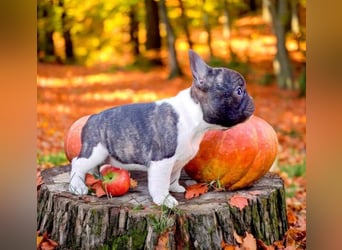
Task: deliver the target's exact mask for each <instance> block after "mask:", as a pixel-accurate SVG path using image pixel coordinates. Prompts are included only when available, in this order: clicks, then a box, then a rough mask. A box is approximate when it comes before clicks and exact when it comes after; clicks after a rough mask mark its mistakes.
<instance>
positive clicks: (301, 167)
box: [280, 160, 306, 198]
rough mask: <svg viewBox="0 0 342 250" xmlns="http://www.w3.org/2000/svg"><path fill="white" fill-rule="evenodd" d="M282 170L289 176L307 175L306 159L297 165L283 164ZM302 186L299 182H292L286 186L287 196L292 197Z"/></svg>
mask: <svg viewBox="0 0 342 250" xmlns="http://www.w3.org/2000/svg"><path fill="white" fill-rule="evenodd" d="M280 170H281V171H282V172H284V173H287V176H288V177H289V178H294V177H300V176H305V174H306V161H305V160H304V161H303V162H302V163H299V164H296V165H286V166H281V167H280ZM299 189H300V187H299V186H298V184H296V183H295V182H294V183H291V184H290V185H289V186H288V187H286V197H288V198H292V197H294V196H295V195H296V193H297V192H298V191H299Z"/></svg>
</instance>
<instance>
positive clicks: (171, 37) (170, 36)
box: [159, 0, 183, 79]
mask: <svg viewBox="0 0 342 250" xmlns="http://www.w3.org/2000/svg"><path fill="white" fill-rule="evenodd" d="M159 11H160V15H161V17H162V20H163V22H164V24H165V28H166V37H167V47H168V51H169V67H170V73H169V79H170V78H174V77H176V76H181V75H183V72H182V70H181V69H180V67H179V63H178V60H177V52H176V47H175V43H176V38H175V33H174V31H173V28H172V26H171V23H170V20H169V17H168V15H167V9H166V5H165V0H160V1H159Z"/></svg>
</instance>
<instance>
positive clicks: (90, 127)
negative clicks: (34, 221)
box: [69, 50, 254, 208]
mask: <svg viewBox="0 0 342 250" xmlns="http://www.w3.org/2000/svg"><path fill="white" fill-rule="evenodd" d="M189 58H190V67H191V71H192V76H193V82H192V85H191V87H190V88H188V89H185V90H182V91H180V92H179V93H178V94H177V95H176V96H175V97H171V98H168V99H162V100H159V101H156V102H150V103H139V104H129V105H123V106H119V107H114V108H110V109H107V110H104V111H102V112H100V113H98V114H94V115H92V116H90V118H89V119H88V121H87V122H86V124H85V125H84V127H83V129H82V133H81V141H82V147H81V151H80V153H79V155H78V157H75V158H74V159H73V160H72V170H71V174H70V186H69V190H70V191H71V192H73V193H75V194H87V193H88V188H87V186H86V185H85V174H86V173H87V172H89V171H91V170H92V169H94V168H95V167H97V166H98V165H100V164H102V163H104V162H106V161H109V163H111V164H112V165H114V166H118V167H122V168H128V169H132V168H136V167H139V168H145V169H146V170H147V172H148V189H149V193H150V195H151V197H152V200H153V202H154V203H156V204H158V205H161V204H164V205H166V206H168V207H170V208H172V207H175V206H177V204H178V202H177V200H176V199H175V198H174V197H173V196H172V195H171V194H170V193H169V191H171V192H184V191H185V188H184V187H183V186H181V185H180V184H179V182H178V180H179V177H180V174H181V170H182V168H183V167H184V165H185V164H186V163H187V162H188V161H190V160H191V159H192V158H193V157H194V156H195V155H196V153H197V151H198V149H199V144H200V142H201V140H202V138H203V136H204V134H205V132H206V131H208V130H211V129H228V128H230V127H232V126H234V125H236V124H238V123H241V122H243V121H245V120H246V119H248V118H249V117H250V116H251V115H252V113H253V112H254V104H253V101H252V98H251V97H250V96H249V95H248V94H247V90H246V83H245V80H244V78H243V77H242V76H241V75H240V74H239V73H238V72H236V71H234V70H230V69H227V68H216V67H210V66H208V65H207V64H206V63H205V62H204V61H203V60H202V59H201V58H200V57H199V56H198V55H197V54H196V53H195V52H194V51H192V50H190V51H189Z"/></svg>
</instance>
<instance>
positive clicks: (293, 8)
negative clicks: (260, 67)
mask: <svg viewBox="0 0 342 250" xmlns="http://www.w3.org/2000/svg"><path fill="white" fill-rule="evenodd" d="M305 11H306V0H284V1H276V0H220V1H214V0H196V1H190V0H184V1H182V0H168V1H165V0H158V1H156V0H144V1H138V0H117V1H108V0H100V1H99V0H97V1H95V0H89V1H81V0H38V1H37V18H38V20H37V58H38V61H39V62H48V63H60V64H82V65H98V64H111V65H113V66H115V67H113V68H115V69H118V68H125V67H126V66H127V65H135V66H136V67H137V68H139V67H144V66H146V65H148V66H149V67H152V66H161V65H166V66H167V67H168V68H169V77H170V78H171V77H176V76H179V75H181V74H182V70H181V68H182V67H181V66H182V63H183V56H182V55H183V54H184V53H185V52H186V51H187V50H188V48H193V49H195V50H196V51H198V52H200V54H201V55H202V56H205V57H206V58H207V60H208V61H209V63H212V65H215V64H217V65H222V66H228V67H235V66H236V67H238V66H239V67H241V65H242V63H245V64H249V63H251V61H252V57H251V55H250V54H249V52H250V51H251V49H254V48H253V46H255V43H253V41H255V39H256V38H258V36H259V34H260V32H261V30H265V27H266V26H265V25H267V24H268V25H269V26H270V27H272V33H273V35H274V37H275V39H276V46H275V47H276V53H274V55H272V56H273V61H274V63H273V66H274V67H273V73H272V75H273V76H274V77H275V79H276V82H277V84H278V86H279V87H281V88H285V89H292V88H304V89H305V84H304V86H303V84H302V83H298V79H305V77H301V78H300V77H298V76H297V78H296V77H295V74H294V70H295V67H297V68H298V65H297V66H295V65H294V64H293V61H294V60H293V58H291V56H290V55H289V48H290V49H292V47H293V46H294V45H293V43H292V45H291V46H292V47H291V46H290V45H288V42H289V39H291V41H296V43H297V45H296V49H295V50H297V51H298V54H301V57H302V58H304V59H301V62H300V64H301V65H300V70H299V71H301V72H303V74H305V51H306V45H305V44H306V22H305ZM303 13H304V14H303ZM247 16H249V17H251V18H252V19H250V20H256V19H253V17H259V19H258V20H263V22H264V24H259V23H254V26H253V27H254V30H253V31H252V32H250V33H248V35H246V34H244V35H245V37H247V41H246V40H241V41H239V42H237V41H236V40H234V36H236V35H241V33H242V32H243V31H242V29H240V28H239V27H242V26H244V27H246V26H247V24H241V23H240V25H241V26H239V27H237V26H236V24H237V22H238V20H241V19H242V18H244V17H247ZM234 28H235V29H234ZM264 43H267V41H264ZM303 44H304V45H303ZM242 46H245V47H244V49H242V51H243V53H242V54H241V53H239V51H238V49H237V48H238V47H242ZM292 50H293V49H292ZM240 52H241V50H240ZM267 53H270V52H267V51H266V52H265V54H267ZM180 64H181V65H180ZM297 71H298V70H297ZM297 75H298V74H297ZM265 79H266V78H265ZM265 81H266V80H265ZM296 82H297V83H296Z"/></svg>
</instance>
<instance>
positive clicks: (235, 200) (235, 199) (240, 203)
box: [228, 194, 248, 210]
mask: <svg viewBox="0 0 342 250" xmlns="http://www.w3.org/2000/svg"><path fill="white" fill-rule="evenodd" d="M228 202H229V204H230V205H232V206H235V207H237V208H239V209H240V210H242V209H243V208H244V207H245V206H247V205H248V199H247V198H246V197H244V196H241V195H237V194H236V195H234V196H232V197H231V198H230V199H229V200H228Z"/></svg>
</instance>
